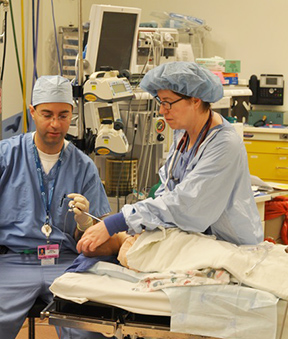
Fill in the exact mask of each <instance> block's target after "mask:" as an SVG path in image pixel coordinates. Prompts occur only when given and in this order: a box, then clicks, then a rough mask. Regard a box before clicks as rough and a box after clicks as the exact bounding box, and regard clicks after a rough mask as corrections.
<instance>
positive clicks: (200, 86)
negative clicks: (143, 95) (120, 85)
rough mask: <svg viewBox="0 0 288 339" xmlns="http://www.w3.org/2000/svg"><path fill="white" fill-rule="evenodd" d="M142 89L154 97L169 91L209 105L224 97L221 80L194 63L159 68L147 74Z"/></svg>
mask: <svg viewBox="0 0 288 339" xmlns="http://www.w3.org/2000/svg"><path fill="white" fill-rule="evenodd" d="M140 87H141V88H142V89H143V90H145V91H147V92H149V93H150V94H151V95H153V97H155V96H156V95H157V91H158V90H160V89H165V90H167V89H168V90H171V91H173V92H177V93H180V94H183V95H187V96H189V97H194V98H199V99H201V100H203V101H205V102H209V103H210V102H216V101H218V100H220V99H221V98H222V97H223V86H222V83H221V81H220V78H219V77H218V76H217V75H215V74H214V73H212V72H211V71H209V70H208V69H206V68H204V67H201V66H199V65H198V64H196V63H194V62H185V61H175V62H168V63H164V64H162V65H160V66H157V67H155V68H153V69H151V70H150V71H149V72H147V73H146V75H145V76H144V78H143V79H142V81H141V83H140Z"/></svg>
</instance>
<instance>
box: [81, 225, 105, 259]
mask: <svg viewBox="0 0 288 339" xmlns="http://www.w3.org/2000/svg"><path fill="white" fill-rule="evenodd" d="M109 238H110V235H109V233H108V231H107V228H106V226H105V224H104V222H103V221H101V222H99V223H98V224H96V225H93V226H91V227H89V228H88V229H87V230H86V231H85V233H84V234H83V235H82V238H81V239H80V240H79V241H78V244H77V247H76V248H77V251H78V252H79V253H81V252H83V253H84V254H85V252H86V253H89V252H93V251H95V250H96V248H97V247H99V246H101V245H102V244H103V243H104V242H106V241H107V240H108V239H109Z"/></svg>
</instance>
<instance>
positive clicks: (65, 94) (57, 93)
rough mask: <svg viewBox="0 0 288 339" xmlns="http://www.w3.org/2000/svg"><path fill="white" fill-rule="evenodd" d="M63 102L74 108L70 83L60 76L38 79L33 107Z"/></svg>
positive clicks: (34, 91) (44, 76) (34, 90)
mask: <svg viewBox="0 0 288 339" xmlns="http://www.w3.org/2000/svg"><path fill="white" fill-rule="evenodd" d="M51 102H63V103H67V104H70V105H72V106H73V94H72V86H71V84H70V81H69V80H68V79H66V78H64V77H62V76H60V75H43V76H41V77H40V78H38V79H37V81H36V82H35V85H34V88H33V94H32V105H33V106H36V105H39V104H44V103H51Z"/></svg>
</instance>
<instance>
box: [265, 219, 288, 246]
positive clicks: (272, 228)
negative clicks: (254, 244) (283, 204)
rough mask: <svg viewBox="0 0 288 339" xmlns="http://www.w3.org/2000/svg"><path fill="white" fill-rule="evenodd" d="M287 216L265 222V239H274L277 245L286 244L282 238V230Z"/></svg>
mask: <svg viewBox="0 0 288 339" xmlns="http://www.w3.org/2000/svg"><path fill="white" fill-rule="evenodd" d="M284 219H285V215H280V216H279V217H277V218H274V219H270V220H266V221H265V232H264V239H266V238H273V239H274V240H275V242H276V243H277V244H284V242H283V240H282V238H281V228H282V225H283V221H284Z"/></svg>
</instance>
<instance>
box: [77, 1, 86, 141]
mask: <svg viewBox="0 0 288 339" xmlns="http://www.w3.org/2000/svg"><path fill="white" fill-rule="evenodd" d="M78 4H79V8H78V13H79V15H78V88H79V90H80V93H79V94H78V140H79V141H80V140H82V139H83V137H84V131H83V118H84V109H83V96H82V87H83V53H82V51H83V26H82V0H79V1H78ZM84 142H85V140H84Z"/></svg>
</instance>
